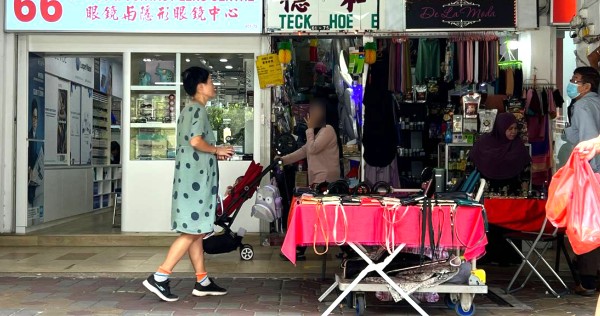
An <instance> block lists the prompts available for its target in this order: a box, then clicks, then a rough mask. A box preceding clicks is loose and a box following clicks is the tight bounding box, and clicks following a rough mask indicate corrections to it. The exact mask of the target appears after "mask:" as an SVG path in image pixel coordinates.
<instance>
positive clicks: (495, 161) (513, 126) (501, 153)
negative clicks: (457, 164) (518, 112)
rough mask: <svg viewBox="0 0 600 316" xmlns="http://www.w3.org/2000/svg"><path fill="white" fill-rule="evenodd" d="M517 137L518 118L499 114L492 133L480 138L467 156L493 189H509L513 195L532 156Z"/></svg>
mask: <svg viewBox="0 0 600 316" xmlns="http://www.w3.org/2000/svg"><path fill="white" fill-rule="evenodd" d="M517 136H518V128H517V118H516V117H515V116H514V115H513V114H512V113H501V114H499V115H498V116H497V117H496V121H495V122H494V128H493V129H492V132H491V133H489V134H484V135H483V136H481V138H479V140H478V141H477V142H476V143H475V145H474V146H473V149H472V150H471V152H470V154H469V158H470V159H471V161H472V162H473V165H474V166H475V168H477V170H478V171H479V172H480V173H481V175H482V176H483V178H485V179H487V180H488V181H489V182H490V189H492V190H496V189H500V188H502V187H505V186H508V187H509V193H515V192H516V191H518V190H520V189H521V177H520V176H521V175H522V174H523V172H524V171H526V169H527V167H528V166H529V165H530V164H531V156H530V155H529V150H528V149H527V147H526V146H525V144H523V141H522V140H521V139H520V138H519V137H517Z"/></svg>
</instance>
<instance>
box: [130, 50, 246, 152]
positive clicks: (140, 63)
mask: <svg viewBox="0 0 600 316" xmlns="http://www.w3.org/2000/svg"><path fill="white" fill-rule="evenodd" d="M192 66H199V67H204V68H206V69H207V70H209V71H210V72H211V77H212V80H213V83H214V85H215V90H216V92H217V93H216V96H215V98H214V99H212V100H211V101H209V102H208V104H207V105H206V107H207V113H208V118H209V121H210V125H211V128H212V130H213V132H214V136H215V139H216V140H217V145H225V144H227V145H232V146H233V147H234V150H235V152H236V154H237V155H236V156H237V157H238V158H237V159H241V156H242V155H249V154H253V148H254V141H253V140H254V106H253V105H254V98H253V95H254V56H253V55H252V54H214V53H213V54H199V53H190V54H180V53H173V54H153V53H133V54H132V55H131V88H130V90H131V91H130V106H129V114H130V115H129V117H130V122H129V126H130V130H131V133H130V159H131V160H165V159H174V158H175V151H176V147H177V144H176V138H175V135H176V131H177V118H178V117H179V113H181V111H182V110H183V109H184V108H185V107H186V106H187V105H190V104H192V103H193V102H194V101H193V99H192V98H191V97H190V96H188V95H187V94H186V92H185V90H184V88H183V84H182V82H181V78H180V77H179V74H180V73H181V72H183V71H185V70H186V69H187V68H189V67H192Z"/></svg>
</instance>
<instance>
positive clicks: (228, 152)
mask: <svg viewBox="0 0 600 316" xmlns="http://www.w3.org/2000/svg"><path fill="white" fill-rule="evenodd" d="M216 154H217V159H218V160H227V159H229V158H231V156H233V154H234V151H233V146H219V147H217V153H216Z"/></svg>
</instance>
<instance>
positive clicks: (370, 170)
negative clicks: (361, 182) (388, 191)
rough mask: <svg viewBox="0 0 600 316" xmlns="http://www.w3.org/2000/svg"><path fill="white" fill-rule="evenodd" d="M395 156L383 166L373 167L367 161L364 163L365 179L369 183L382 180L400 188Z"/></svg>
mask: <svg viewBox="0 0 600 316" xmlns="http://www.w3.org/2000/svg"><path fill="white" fill-rule="evenodd" d="M398 174H399V172H398V162H397V157H394V160H392V162H391V163H390V164H389V165H387V166H385V167H375V166H371V165H369V164H368V163H367V164H365V180H366V181H367V182H369V183H373V184H375V183H377V182H379V181H383V182H385V183H388V184H389V185H391V186H392V187H394V188H400V187H401V186H400V178H399V176H398Z"/></svg>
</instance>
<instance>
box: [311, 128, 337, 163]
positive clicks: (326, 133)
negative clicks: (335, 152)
mask: <svg viewBox="0 0 600 316" xmlns="http://www.w3.org/2000/svg"><path fill="white" fill-rule="evenodd" d="M335 138H336V135H335V130H334V129H333V127H331V126H329V125H326V126H325V127H323V128H322V129H321V130H320V131H319V133H318V134H317V135H315V130H314V129H312V128H309V129H307V130H306V153H307V154H308V155H316V154H318V153H320V152H321V151H323V150H324V149H325V148H327V146H330V145H331V143H332V141H331V140H332V139H333V140H335ZM336 146H337V145H336ZM336 158H337V157H336Z"/></svg>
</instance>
